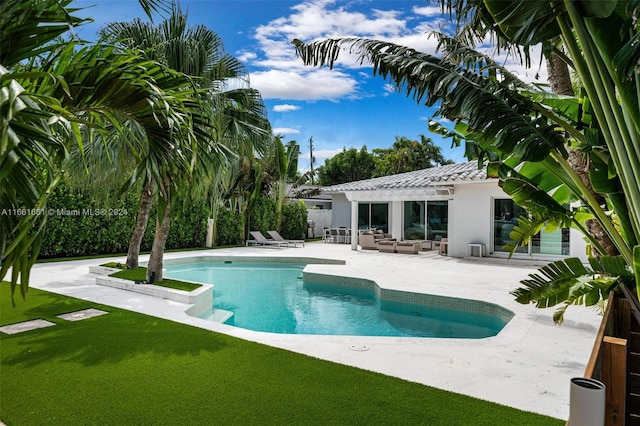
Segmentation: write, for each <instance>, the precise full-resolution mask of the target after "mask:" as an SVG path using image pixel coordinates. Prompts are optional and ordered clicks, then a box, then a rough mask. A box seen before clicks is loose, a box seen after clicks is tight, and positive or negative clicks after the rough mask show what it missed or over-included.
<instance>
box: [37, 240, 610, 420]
mask: <svg viewBox="0 0 640 426" xmlns="http://www.w3.org/2000/svg"><path fill="white" fill-rule="evenodd" d="M191 255H198V256H202V255H224V256H257V257H260V256H265V257H266V256H268V257H273V256H287V257H318V258H329V259H340V260H345V261H346V265H344V266H343V265H309V266H307V268H308V269H306V270H308V271H310V272H316V273H328V274H335V275H344V276H353V277H361V278H368V279H372V280H374V281H376V282H377V283H378V285H380V286H381V287H384V288H393V289H398V290H409V291H413V292H423V293H430V294H438V295H446V296H453V297H464V298H469V299H478V300H485V301H489V302H493V303H497V304H499V305H501V306H503V307H505V308H507V309H510V310H512V311H513V312H515V314H516V315H515V316H514V318H513V319H512V320H511V321H510V322H509V323H508V324H507V325H506V327H505V328H504V329H503V330H502V331H501V332H500V334H498V336H495V337H491V338H486V339H478V340H465V339H435V338H396V337H361V336H315V335H284V334H271V333H262V332H255V331H250V330H244V329H240V328H236V327H231V326H227V325H224V324H219V323H214V322H210V321H205V320H202V319H199V318H194V317H190V316H188V315H187V314H186V313H185V310H186V309H187V308H188V307H189V305H185V304H182V303H178V302H173V301H169V300H166V299H159V298H155V297H152V296H146V295H143V294H137V293H131V292H128V291H126V290H120V289H114V288H109V287H104V286H98V285H96V284H95V276H94V275H93V274H90V273H89V266H90V265H97V264H100V263H105V262H108V261H111V260H114V261H119V262H123V261H124V258H122V257H114V258H109V259H100V260H82V261H69V262H63V263H45V264H37V265H35V266H34V267H33V270H32V273H31V286H32V287H35V288H39V289H42V290H47V291H51V292H54V293H60V294H64V295H68V296H73V297H78V298H81V299H85V300H90V301H94V302H96V303H101V304H105V305H110V306H116V307H119V308H124V309H129V310H132V311H136V312H141V313H144V314H148V315H153V316H157V317H162V318H167V319H170V320H173V321H178V322H181V323H185V324H191V325H193V326H197V327H201V328H205V329H208V330H212V331H217V332H221V333H225V334H229V335H233V336H236V337H240V338H243V339H247V340H251V341H255V342H260V343H263V344H267V345H271V346H275V347H280V348H284V349H288V350H292V351H295V352H300V353H304V354H307V355H310V356H314V357H317V358H322V359H326V360H331V361H335V362H339V363H342V364H347V365H351V366H355V367H359V368H363V369H367V370H372V371H377V372H380V373H383V374H387V375H391V376H396V377H400V378H403V379H406V380H410V381H414V382H418V383H423V384H425V385H430V386H434V387H437V388H441V389H446V390H450V391H454V392H459V393H463V394H466V395H472V396H475V397H478V398H482V399H485V400H489V401H494V402H497V403H500V404H504V405H508V406H511V407H516V408H520V409H523V410H527V411H533V412H537V413H542V414H546V415H550V416H553V417H556V418H560V419H566V418H567V417H568V415H569V381H570V379H571V378H572V377H577V376H582V374H583V372H584V368H585V365H586V363H587V360H588V357H589V355H590V351H591V347H592V345H593V342H594V339H595V335H596V332H597V329H598V326H599V323H600V319H601V317H600V316H599V315H598V314H597V313H596V312H595V311H593V310H591V309H587V308H583V307H571V308H569V309H568V311H567V314H566V319H565V322H564V324H563V325H562V326H556V325H555V324H554V323H553V320H552V314H553V309H548V310H540V309H536V308H534V307H533V306H524V305H520V304H518V303H516V302H515V301H514V300H513V296H511V295H510V294H509V291H511V290H513V289H514V288H516V287H517V286H518V283H519V280H520V279H523V278H525V277H526V276H527V275H528V274H529V273H532V272H534V271H535V270H536V267H537V266H538V265H535V264H532V263H525V262H522V261H519V262H515V261H510V262H506V261H504V260H496V259H491V258H482V259H478V258H474V259H456V258H451V257H445V256H439V255H438V254H437V253H436V252H435V251H426V252H421V253H420V254H417V255H407V254H393V253H379V252H377V251H370V250H369V251H352V250H351V249H350V246H348V245H339V244H325V243H322V242H317V243H308V244H306V247H300V248H288V249H287V248H282V249H279V248H264V247H242V248H233V249H221V250H206V251H197V252H181V253H170V254H167V255H166V258H176V257H189V256H191ZM146 259H147V257H145V256H143V257H142V258H141V260H146ZM214 297H215V296H214ZM357 349H367V350H357Z"/></svg>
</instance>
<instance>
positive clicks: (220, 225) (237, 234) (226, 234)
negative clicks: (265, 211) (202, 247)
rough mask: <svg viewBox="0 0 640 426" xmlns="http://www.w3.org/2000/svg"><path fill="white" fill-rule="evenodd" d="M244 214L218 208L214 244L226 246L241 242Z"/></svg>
mask: <svg viewBox="0 0 640 426" xmlns="http://www.w3.org/2000/svg"><path fill="white" fill-rule="evenodd" d="M243 218H244V216H242V215H241V214H237V213H235V212H232V211H230V210H225V209H220V210H219V211H218V218H217V220H216V224H215V226H216V233H217V236H216V245H219V246H228V245H235V244H240V243H241V242H242V229H243V228H244V220H243Z"/></svg>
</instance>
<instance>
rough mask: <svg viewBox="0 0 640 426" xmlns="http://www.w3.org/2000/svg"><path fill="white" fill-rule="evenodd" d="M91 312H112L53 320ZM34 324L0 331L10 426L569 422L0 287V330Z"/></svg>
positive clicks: (1, 407) (2, 405) (3, 404)
mask: <svg viewBox="0 0 640 426" xmlns="http://www.w3.org/2000/svg"><path fill="white" fill-rule="evenodd" d="M88 307H94V308H98V309H103V310H106V311H108V312H109V314H108V315H103V316H100V317H95V318H91V319H86V320H83V321H77V322H69V321H64V320H61V319H58V318H56V317H55V315H58V314H61V313H66V312H70V311H74V310H79V309H84V308H88ZM34 318H42V319H46V320H49V321H52V322H55V323H56V324H57V325H56V326H54V327H49V328H45V329H40V330H35V331H29V332H25V333H22V334H17V335H5V334H2V333H0V339H1V341H0V377H1V387H0V420H2V421H3V422H4V423H6V424H7V425H10V426H20V425H28V426H34V425H37V426H40V425H65V426H70V425H190V426H191V425H251V424H261V425H273V424H277V425H280V424H287V425H303V424H322V425H327V424H340V425H417V424H422V425H431V426H434V425H447V426H451V425H474V426H475V425H491V426H496V425H527V426H534V425H562V424H564V422H563V421H561V420H557V419H553V418H549V417H545V416H541V415H537V414H532V413H527V412H523V411H519V410H515V409H512V408H507V407H504V406H501V405H498V404H493V403H490V402H486V401H482V400H479V399H475V398H471V397H467V396H463V395H458V394H454V393H450V392H445V391H442V390H437V389H433V388H430V387H427V386H423V385H420V384H416V383H411V382H407V381H404V380H400V379H396V378H392V377H388V376H384V375H382V374H377V373H372V372H368V371H364V370H360V369H357V368H351V367H346V366H343V365H339V364H335V363H331V362H327V361H322V360H318V359H315V358H311V357H308V356H304V355H300V354H296V353H292V352H288V351H285V350H281V349H276V348H271V347H268V346H264V345H260V344H256V343H252V342H247V341H244V340H240V339H236V338H233V337H230V336H226V335H223V334H218V333H214V332H211V331H207V330H202V329H199V328H196V327H191V326H188V325H184V324H178V323H174V322H171V321H167V320H163V319H158V318H154V317H150V316H146V315H141V314H137V313H133V312H129V311H125V310H121V309H116V308H112V307H107V306H102V305H99V304H96V303H91V302H86V301H82V300H78V299H73V298H69V297H64V296H59V295H56V294H53V293H47V292H43V291H39V290H36V289H33V288H32V289H30V291H29V294H28V297H27V300H26V302H23V301H21V300H19V301H18V307H17V308H12V307H11V300H10V295H9V285H8V284H6V283H3V284H1V285H0V324H1V325H6V324H11V323H15V322H19V321H24V320H29V319H34ZM389 362H393V360H389ZM425 368H426V366H425Z"/></svg>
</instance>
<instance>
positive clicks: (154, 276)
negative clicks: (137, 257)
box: [147, 179, 171, 282]
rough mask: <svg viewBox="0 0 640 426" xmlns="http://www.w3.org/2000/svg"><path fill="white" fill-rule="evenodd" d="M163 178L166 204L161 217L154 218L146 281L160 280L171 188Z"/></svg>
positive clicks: (169, 210) (168, 224) (167, 232)
mask: <svg viewBox="0 0 640 426" xmlns="http://www.w3.org/2000/svg"><path fill="white" fill-rule="evenodd" d="M167 182H168V179H165V191H164V193H165V196H166V197H167V205H166V208H165V209H164V215H163V216H162V219H161V218H160V216H158V219H157V220H156V233H155V235H154V237H153V245H152V246H151V254H150V255H149V263H148V264H147V281H148V282H156V281H162V278H163V277H162V267H163V258H164V246H165V244H166V243H167V238H168V237H169V226H170V222H171V221H170V220H169V217H170V215H171V189H170V187H169V185H168V184H167Z"/></svg>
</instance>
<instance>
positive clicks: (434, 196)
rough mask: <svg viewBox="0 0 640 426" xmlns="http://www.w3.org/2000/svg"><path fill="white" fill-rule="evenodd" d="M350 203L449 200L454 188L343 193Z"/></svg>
mask: <svg viewBox="0 0 640 426" xmlns="http://www.w3.org/2000/svg"><path fill="white" fill-rule="evenodd" d="M340 193H343V194H344V195H345V197H347V200H349V201H417V200H427V199H428V200H448V199H450V198H451V197H452V196H453V186H446V187H445V186H438V187H424V188H393V189H391V188H385V189H374V190H360V191H341V192H340Z"/></svg>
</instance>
